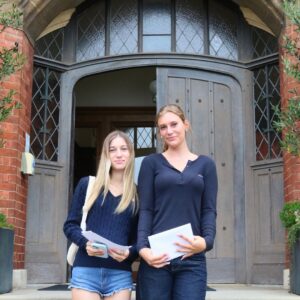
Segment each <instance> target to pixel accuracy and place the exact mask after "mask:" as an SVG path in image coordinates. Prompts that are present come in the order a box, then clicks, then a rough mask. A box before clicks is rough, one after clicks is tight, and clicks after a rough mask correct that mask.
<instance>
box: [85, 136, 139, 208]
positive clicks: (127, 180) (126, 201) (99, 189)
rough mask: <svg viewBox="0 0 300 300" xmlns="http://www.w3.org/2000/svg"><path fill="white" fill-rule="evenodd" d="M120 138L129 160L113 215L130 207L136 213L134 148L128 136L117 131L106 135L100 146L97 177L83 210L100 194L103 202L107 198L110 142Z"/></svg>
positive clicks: (109, 172) (109, 171)
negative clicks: (125, 146)
mask: <svg viewBox="0 0 300 300" xmlns="http://www.w3.org/2000/svg"><path fill="white" fill-rule="evenodd" d="M116 137H121V138H122V139H124V141H125V143H126V145H127V147H128V150H129V154H130V155H129V160H128V162H127V165H126V167H125V170H124V174H123V193H122V197H121V201H120V203H119V205H118V206H117V208H116V210H115V213H121V212H123V211H124V210H125V209H126V208H127V207H128V206H130V205H132V208H133V212H136V211H137V206H138V202H137V201H138V199H137V192H136V186H135V183H134V179H133V177H134V148H133V145H132V143H131V141H130V140H129V138H128V136H127V135H126V134H125V133H124V132H122V131H119V130H115V131H113V132H111V133H110V134H108V136H107V137H106V138H105V140H104V142H103V146H102V152H101V158H100V162H99V167H98V171H97V175H96V178H95V183H94V186H93V187H92V191H91V194H90V196H89V198H88V200H87V204H86V205H85V206H84V208H83V209H87V210H89V209H90V208H91V207H92V205H93V204H94V202H95V201H96V199H97V197H98V196H99V194H100V193H103V201H104V200H105V197H106V196H107V193H108V189H109V184H110V174H111V161H110V158H109V146H110V144H111V142H112V141H113V140H114V139H115V138H116Z"/></svg>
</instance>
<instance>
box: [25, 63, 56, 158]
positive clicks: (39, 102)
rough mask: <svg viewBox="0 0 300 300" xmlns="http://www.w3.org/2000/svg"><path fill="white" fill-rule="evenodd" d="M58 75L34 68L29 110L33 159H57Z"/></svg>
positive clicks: (46, 69)
mask: <svg viewBox="0 0 300 300" xmlns="http://www.w3.org/2000/svg"><path fill="white" fill-rule="evenodd" d="M59 108H60V73H58V72H55V71H53V70H50V69H49V68H42V67H35V68H34V74H33V97H32V108H31V137H30V140H31V151H32V153H33V155H34V156H35V158H37V159H41V160H47V161H57V159H58V129H59Z"/></svg>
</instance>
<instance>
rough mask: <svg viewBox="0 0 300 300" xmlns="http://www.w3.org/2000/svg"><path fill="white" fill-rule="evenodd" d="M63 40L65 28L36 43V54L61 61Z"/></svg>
mask: <svg viewBox="0 0 300 300" xmlns="http://www.w3.org/2000/svg"><path fill="white" fill-rule="evenodd" d="M63 40H64V29H63V28H61V29H58V30H55V31H53V32H50V33H48V34H47V35H45V36H43V37H41V38H40V39H38V40H37V41H36V44H35V54H36V55H40V56H43V57H46V58H50V59H54V60H58V61H61V60H62V45H63Z"/></svg>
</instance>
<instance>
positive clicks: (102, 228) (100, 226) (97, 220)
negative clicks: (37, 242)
mask: <svg viewBox="0 0 300 300" xmlns="http://www.w3.org/2000/svg"><path fill="white" fill-rule="evenodd" d="M87 186H88V177H84V178H82V179H81V180H80V181H79V183H78V185H77V187H76V189H75V192H74V195H73V199H72V204H71V209H70V211H69V214H68V217H67V220H66V221H65V223H64V227H63V230H64V233H65V235H66V237H67V238H68V239H69V240H71V241H72V242H74V243H75V244H77V245H78V246H79V249H78V252H77V255H76V258H75V261H74V264H73V267H76V266H81V267H95V268H96V267H101V268H110V269H120V270H127V271H130V270H131V264H132V262H133V261H134V259H135V258H136V257H137V249H136V236H137V215H136V214H134V212H133V208H132V207H131V206H129V207H128V208H127V209H126V210H125V211H123V212H122V213H119V214H118V213H115V209H116V207H117V206H118V204H119V202H120V200H121V196H117V197H115V196H113V195H112V194H111V193H110V192H108V194H107V196H106V198H105V200H104V202H103V194H102V193H101V194H100V195H99V196H98V198H97V199H96V201H95V203H94V204H93V206H92V207H91V209H90V210H89V212H88V215H87V220H86V225H87V227H86V230H92V231H93V232H95V233H97V234H99V235H101V236H103V237H105V238H106V239H108V240H111V241H112V242H115V243H117V244H120V245H124V246H132V247H130V248H129V251H130V254H129V257H128V258H127V259H126V260H124V261H123V262H117V261H116V260H114V259H113V258H111V257H110V256H109V257H108V258H101V257H95V256H89V255H88V254H87V252H86V249H85V248H86V243H87V242H88V240H87V239H86V238H85V237H84V236H83V235H82V234H81V228H80V222H81V219H82V207H83V205H84V201H85V195H86V190H87Z"/></svg>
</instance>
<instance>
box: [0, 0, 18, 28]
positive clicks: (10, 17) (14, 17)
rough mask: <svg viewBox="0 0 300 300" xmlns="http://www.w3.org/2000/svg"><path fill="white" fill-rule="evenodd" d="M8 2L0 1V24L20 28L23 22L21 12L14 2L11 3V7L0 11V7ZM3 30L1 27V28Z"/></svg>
mask: <svg viewBox="0 0 300 300" xmlns="http://www.w3.org/2000/svg"><path fill="white" fill-rule="evenodd" d="M7 3H9V2H8V1H4V0H1V1H0V24H2V25H3V26H4V28H6V27H8V26H9V27H13V28H20V27H21V26H22V24H23V20H22V12H21V11H20V10H19V9H18V8H17V6H16V4H14V3H13V4H12V6H11V9H10V10H8V11H6V10H3V11H1V7H3V6H4V5H5V4H7ZM2 30H3V29H2Z"/></svg>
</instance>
